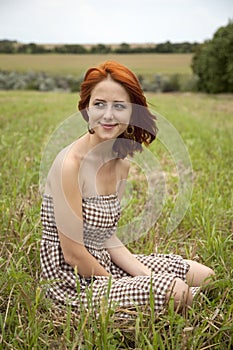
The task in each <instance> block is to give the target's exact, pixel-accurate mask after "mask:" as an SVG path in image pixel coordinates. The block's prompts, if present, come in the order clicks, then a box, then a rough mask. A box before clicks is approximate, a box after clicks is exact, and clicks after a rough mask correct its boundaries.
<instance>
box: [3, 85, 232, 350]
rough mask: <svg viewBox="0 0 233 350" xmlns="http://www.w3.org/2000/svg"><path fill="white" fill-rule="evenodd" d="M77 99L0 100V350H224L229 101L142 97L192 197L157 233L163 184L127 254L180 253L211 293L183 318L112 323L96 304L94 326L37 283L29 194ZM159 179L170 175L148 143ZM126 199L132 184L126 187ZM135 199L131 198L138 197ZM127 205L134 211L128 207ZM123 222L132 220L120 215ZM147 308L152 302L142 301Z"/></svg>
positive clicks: (33, 201)
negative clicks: (181, 163) (163, 124)
mask: <svg viewBox="0 0 233 350" xmlns="http://www.w3.org/2000/svg"><path fill="white" fill-rule="evenodd" d="M77 98H78V97H77V96H76V95H75V94H65V93H63V94H62V93H61V94H59V93H38V92H4V91H1V92H0V100H1V104H0V126H1V142H0V150H1V167H0V188H1V197H0V208H1V215H2V218H1V232H0V235H1V248H0V250H1V254H0V267H1V269H0V274H1V275H0V279H1V280H0V311H1V315H0V329H1V333H0V349H12V350H13V349H40V350H41V349H54V350H55V349H56V350H57V349H59V350H60V349H61V350H63V349H64V350H65V349H69V350H71V349H101V350H102V349H166V350H167V349H175V350H176V349H192V350H197V349H198V350H201V349H202V350H204V349H220V350H225V349H228V350H230V349H231V347H232V338H231V337H232V330H233V329H232V318H233V295H232V275H233V274H232V267H233V261H232V250H233V244H232V243H233V240H232V231H233V221H232V207H233V203H232V201H233V200H232V185H233V184H232V175H233V174H232V173H233V170H232V141H233V140H232V127H233V120H232V112H233V102H232V96H227V95H225V96H224V95H222V96H220V95H218V96H207V95H201V94H200V95H198V94H166V95H161V94H158V95H152V94H151V95H148V98H149V100H150V101H151V102H152V103H153V105H154V106H155V109H156V110H157V111H158V112H159V113H160V114H162V115H163V116H165V117H166V118H167V119H168V120H169V121H171V123H172V124H173V125H174V126H175V127H176V129H177V130H178V132H179V133H180V134H181V135H182V137H183V139H184V141H185V143H186V145H187V147H188V151H189V154H190V156H191V159H192V165H193V171H194V176H193V195H192V199H191V203H190V207H189V209H188V211H187V213H186V215H185V217H184V219H183V221H182V222H181V223H180V225H179V226H178V227H177V228H176V229H175V230H174V231H173V232H172V233H171V234H168V233H166V231H165V227H166V221H167V217H168V215H169V212H170V210H171V207H172V200H173V199H174V198H173V197H174V191H175V190H174V189H173V187H172V186H173V185H174V188H176V181H175V179H174V177H172V176H170V177H168V183H169V186H170V190H171V191H170V197H171V198H170V201H168V202H167V204H166V205H165V207H164V210H163V212H162V215H161V216H160V218H159V220H158V222H157V223H156V225H155V227H153V228H152V229H151V230H150V231H149V233H148V234H147V235H146V236H143V237H141V238H140V239H139V240H138V241H136V242H132V243H130V244H129V248H130V249H132V250H133V251H134V252H143V253H150V252H152V251H154V249H155V248H157V249H158V251H159V252H173V253H179V254H181V255H182V256H184V257H188V258H193V259H195V260H198V261H200V262H204V263H205V264H207V265H209V266H210V267H212V268H213V269H214V270H215V272H216V275H217V278H216V281H215V282H214V283H213V285H212V290H211V291H209V292H208V293H206V294H201V295H200V296H199V297H198V298H197V299H196V301H195V303H194V305H193V307H192V308H191V309H190V310H189V311H188V312H187V314H186V315H178V314H176V313H174V311H173V309H172V305H170V307H168V310H167V311H166V312H164V313H163V314H161V315H159V316H157V315H154V313H153V308H152V309H150V308H147V309H144V310H142V309H140V310H138V312H133V311H131V312H130V310H125V312H128V314H129V316H130V317H129V319H128V320H125V319H122V318H121V316H120V314H119V313H117V314H116V315H115V316H114V307H113V308H112V309H107V308H106V305H105V303H104V301H103V303H102V305H101V308H100V314H99V317H95V316H94V315H93V313H92V311H91V310H90V312H89V313H86V312H81V313H80V315H75V314H74V313H73V312H72V311H71V310H66V312H65V313H62V312H61V313H59V312H58V310H56V309H54V308H53V307H52V305H51V303H50V302H49V301H48V300H46V299H45V298H44V296H43V292H42V288H41V287H42V286H41V285H40V282H39V276H40V263H39V246H40V238H41V224H40V216H39V211H40V203H41V197H40V194H39V191H38V182H39V167H40V160H41V155H42V152H43V148H44V146H45V145H46V143H47V141H48V140H49V137H50V135H51V133H52V132H53V130H54V129H55V128H56V127H57V126H58V125H59V123H60V122H61V121H63V120H64V119H65V118H66V117H68V116H70V115H71V114H73V113H74V112H75V110H76V102H77ZM151 150H152V151H153V152H155V153H156V154H157V157H158V158H159V159H160V161H161V164H163V165H164V166H165V169H166V171H167V172H168V173H169V170H173V165H172V164H171V161H170V160H169V157H167V155H166V152H165V150H164V148H163V147H162V146H161V145H160V144H159V142H155V143H154V145H153V146H152V148H151ZM133 186H135V191H136V190H137V186H138V182H134V183H133ZM139 190H140V189H139ZM135 201H137V200H136V199H135ZM125 215H126V216H125V220H127V219H130V218H131V217H132V215H134V211H133V210H131V209H130V208H129V210H128V212H127V213H126V214H125ZM150 306H151V307H153V297H152V296H151V298H150Z"/></svg>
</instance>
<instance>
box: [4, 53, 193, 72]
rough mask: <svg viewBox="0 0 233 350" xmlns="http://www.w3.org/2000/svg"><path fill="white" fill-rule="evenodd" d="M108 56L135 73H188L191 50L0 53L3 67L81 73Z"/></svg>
mask: <svg viewBox="0 0 233 350" xmlns="http://www.w3.org/2000/svg"><path fill="white" fill-rule="evenodd" d="M107 59H112V60H116V61H118V62H120V63H122V64H125V65H127V66H128V67H129V68H130V69H132V70H133V71H134V72H135V73H136V74H143V75H145V76H148V75H150V76H151V74H191V68H190V64H191V59H192V54H133V55H126V54H122V55H121V54H118V55H117V54H109V55H105V54H104V55H101V54H100V55H71V54H67V55H62V54H60V55H59V54H43V55H25V54H16V55H9V54H8V55H7V54H1V55H0V67H1V69H2V70H10V71H12V70H15V71H28V70H33V71H44V72H47V73H51V74H60V75H62V74H72V75H76V76H83V73H84V72H85V71H86V70H87V69H88V68H89V67H91V66H95V65H97V64H99V63H101V62H103V61H105V60H107Z"/></svg>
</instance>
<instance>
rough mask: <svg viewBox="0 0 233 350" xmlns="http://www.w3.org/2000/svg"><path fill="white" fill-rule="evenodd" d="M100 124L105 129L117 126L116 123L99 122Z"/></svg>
mask: <svg viewBox="0 0 233 350" xmlns="http://www.w3.org/2000/svg"><path fill="white" fill-rule="evenodd" d="M101 126H102V127H103V128H104V129H106V130H111V129H113V128H114V127H115V126H117V124H102V123H101Z"/></svg>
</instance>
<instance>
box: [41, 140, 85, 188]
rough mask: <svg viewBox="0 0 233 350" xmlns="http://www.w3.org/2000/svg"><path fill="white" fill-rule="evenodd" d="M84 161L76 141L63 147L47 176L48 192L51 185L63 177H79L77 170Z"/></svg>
mask: <svg viewBox="0 0 233 350" xmlns="http://www.w3.org/2000/svg"><path fill="white" fill-rule="evenodd" d="M77 142H78V141H77ZM81 161H82V155H81V154H80V155H79V153H78V152H77V145H76V142H75V143H73V144H71V145H69V146H67V147H65V148H64V149H62V150H61V151H60V152H59V153H58V155H57V156H56V158H55V160H54V162H53V164H52V166H51V168H50V170H49V173H48V177H47V184H46V192H50V189H51V186H52V185H53V184H54V182H55V183H59V182H60V181H61V178H62V179H65V178H66V179H71V178H72V177H76V178H77V172H78V170H79V167H80V163H81Z"/></svg>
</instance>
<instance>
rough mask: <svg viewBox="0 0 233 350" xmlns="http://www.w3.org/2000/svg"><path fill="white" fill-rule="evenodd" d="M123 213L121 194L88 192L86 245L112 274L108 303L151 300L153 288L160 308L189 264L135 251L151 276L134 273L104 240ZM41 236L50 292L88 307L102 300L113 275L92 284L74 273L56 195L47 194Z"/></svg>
mask: <svg viewBox="0 0 233 350" xmlns="http://www.w3.org/2000/svg"><path fill="white" fill-rule="evenodd" d="M119 217H120V204H119V200H118V197H117V195H114V194H113V195H109V196H97V197H88V198H85V199H83V220H84V244H85V246H86V248H87V249H88V250H89V252H90V253H91V254H92V255H93V256H94V257H95V258H96V259H97V260H98V261H99V263H100V264H101V265H102V266H104V267H105V269H106V270H107V271H109V272H110V273H111V274H112V283H111V288H110V290H109V296H108V300H109V302H111V303H112V302H113V303H116V304H117V305H118V306H120V307H124V308H129V307H135V305H137V306H139V305H147V304H148V303H149V298H150V289H151V287H152V290H153V294H154V296H155V297H154V308H155V311H156V312H159V311H161V310H162V309H163V307H164V303H165V296H166V293H167V291H168V288H169V286H170V285H171V283H172V281H173V279H174V278H175V277H179V278H181V279H183V280H185V278H186V273H187V271H188V269H189V265H188V264H187V262H186V261H185V260H183V259H182V258H181V257H180V256H178V255H173V254H166V255H165V254H151V255H135V256H136V258H137V259H139V260H140V261H141V262H142V263H143V264H145V265H146V266H147V267H149V268H150V269H151V270H152V271H153V273H152V276H151V277H150V276H137V277H131V276H129V275H128V274H127V273H125V272H124V271H123V270H121V269H120V268H119V267H118V266H116V265H115V264H114V263H113V262H112V261H111V257H110V255H109V253H108V252H107V250H106V249H105V248H104V241H105V240H106V239H107V238H109V237H110V236H111V235H112V234H113V233H114V232H115V230H116V226H117V222H118V220H119ZM41 220H42V225H43V237H42V241H41V268H42V279H44V280H46V281H47V296H48V297H50V298H52V299H54V301H56V302H58V303H67V302H68V303H70V304H71V305H72V306H74V307H77V308H79V307H80V305H81V304H82V305H84V307H86V308H88V307H89V306H90V305H89V303H90V300H89V299H90V298H89V297H88V293H90V292H91V303H92V306H93V307H95V306H97V305H98V304H99V302H100V300H101V299H102V297H103V296H105V295H106V293H107V290H108V284H109V278H108V277H104V276H95V277H94V278H93V280H92V283H91V284H90V282H89V281H88V280H85V279H84V278H81V277H80V276H79V275H76V274H75V271H74V269H73V268H72V267H71V266H69V265H68V264H67V263H66V262H65V260H64V257H63V254H62V250H61V246H60V242H59V236H58V232H57V228H56V223H55V218H54V210H53V200H52V197H51V196H48V195H44V197H43V202H42V207H41Z"/></svg>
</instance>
